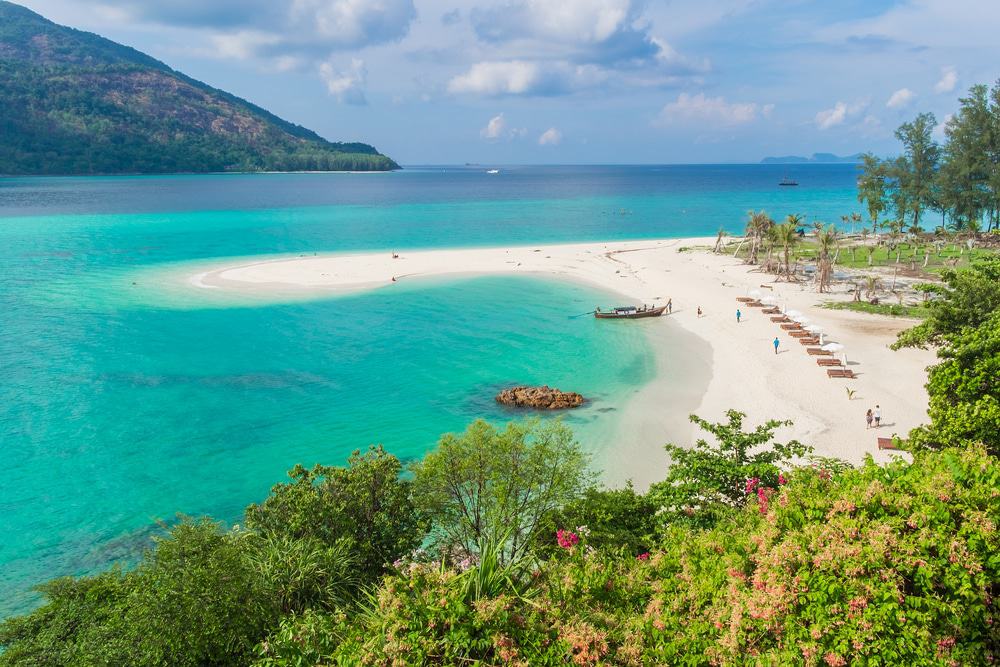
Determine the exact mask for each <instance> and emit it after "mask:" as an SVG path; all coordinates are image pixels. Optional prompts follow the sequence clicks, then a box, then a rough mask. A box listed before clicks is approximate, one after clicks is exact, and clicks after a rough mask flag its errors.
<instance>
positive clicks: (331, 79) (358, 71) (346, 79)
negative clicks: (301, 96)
mask: <svg viewBox="0 0 1000 667" xmlns="http://www.w3.org/2000/svg"><path fill="white" fill-rule="evenodd" d="M319 76H320V78H321V79H323V82H324V83H325V84H326V89H327V90H328V91H329V92H330V94H331V95H333V96H334V97H336V98H337V99H338V100H339V101H340V102H343V103H345V104H367V100H366V99H365V83H367V81H368V70H367V69H366V68H365V61H363V60H360V59H358V58H353V59H351V66H350V67H349V68H347V69H346V70H342V71H338V70H335V69H334V67H333V64H332V63H329V62H325V63H322V64H321V65H320V66H319Z"/></svg>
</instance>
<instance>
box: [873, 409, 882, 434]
mask: <svg viewBox="0 0 1000 667" xmlns="http://www.w3.org/2000/svg"><path fill="white" fill-rule="evenodd" d="M874 417H875V428H878V425H879V423H880V422H881V421H882V408H880V407H879V405H878V403H876V404H875V414H874Z"/></svg>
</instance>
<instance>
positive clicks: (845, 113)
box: [814, 102, 868, 130]
mask: <svg viewBox="0 0 1000 667" xmlns="http://www.w3.org/2000/svg"><path fill="white" fill-rule="evenodd" d="M867 108H868V104H867V103H865V102H857V103H855V104H850V105H849V104H847V103H846V102H837V103H836V104H835V105H833V108H831V109H824V110H823V111H820V112H819V113H817V114H816V117H815V118H814V122H815V123H816V127H818V128H819V129H821V130H829V129H830V128H832V127H836V126H838V125H843V124H844V121H846V120H847V119H848V118H850V117H852V116H856V115H858V114H860V113H861V112H862V111H864V110H865V109H867Z"/></svg>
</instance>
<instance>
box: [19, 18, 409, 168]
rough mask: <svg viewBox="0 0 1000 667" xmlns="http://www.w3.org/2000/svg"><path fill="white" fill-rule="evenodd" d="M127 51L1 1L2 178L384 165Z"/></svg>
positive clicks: (367, 151) (365, 150)
mask: <svg viewBox="0 0 1000 667" xmlns="http://www.w3.org/2000/svg"><path fill="white" fill-rule="evenodd" d="M398 168H399V165H397V164H396V163H395V162H394V161H393V160H392V159H390V158H388V157H386V156H385V155H382V154H381V153H379V152H378V151H377V150H375V148H373V147H372V146H369V145H368V144H363V143H337V142H330V141H327V140H325V139H323V138H322V137H320V136H319V135H318V134H316V133H315V132H313V131H312V130H308V129H306V128H304V127H301V126H299V125H295V124H293V123H290V122H288V121H286V120H283V119H281V118H279V117H277V116H275V115H274V114H272V113H270V112H268V111H266V110H265V109H262V108H260V107H258V106H255V105H253V104H251V103H249V102H247V101H246V100H243V99H240V98H239V97H236V96H235V95H231V94H229V93H227V92H224V91H222V90H218V89H216V88H212V87H211V86H208V85H206V84H204V83H201V82H200V81H196V80H194V79H192V78H190V77H188V76H185V75H184V74H182V73H180V72H177V71H175V70H173V69H171V68H170V67H168V66H167V65H165V64H164V63H162V62H160V61H159V60H156V59H155V58H152V57H151V56H148V55H146V54H144V53H141V52H140V51H137V50H135V49H133V48H130V47H127V46H123V45H121V44H118V43H116V42H112V41H111V40H108V39H105V38H103V37H100V36H99V35H95V34H93V33H88V32H82V31H79V30H74V29H73V28H67V27H64V26H60V25H57V24H55V23H53V22H51V21H49V20H47V19H45V18H44V17H42V16H39V15H38V14H36V13H34V12H32V11H30V10H28V9H26V8H24V7H21V6H20V5H15V4H13V3H10V2H5V1H3V0H0V174H10V175H27V174H47V175H61V174H65V175H76V174H129V173H133V174H140V173H176V172H222V171H388V170H392V169H398Z"/></svg>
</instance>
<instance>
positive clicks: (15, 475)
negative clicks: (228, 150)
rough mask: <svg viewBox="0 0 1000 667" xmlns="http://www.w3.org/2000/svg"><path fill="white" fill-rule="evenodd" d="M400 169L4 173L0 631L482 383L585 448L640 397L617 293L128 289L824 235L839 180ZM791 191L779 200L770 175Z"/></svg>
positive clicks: (639, 372)
mask: <svg viewBox="0 0 1000 667" xmlns="http://www.w3.org/2000/svg"><path fill="white" fill-rule="evenodd" d="M500 170H501V171H500V173H499V174H495V175H491V174H487V173H486V167H424V168H421V167H413V168H408V169H405V170H403V171H400V172H397V173H390V174H246V175H240V174H232V175H206V176H155V177H104V178H0V470H2V471H3V474H2V476H0V480H2V487H0V616H2V615H6V614H9V613H13V612H18V611H25V610H27V609H30V608H31V606H33V605H35V604H37V602H38V597H37V595H35V594H34V593H32V592H31V586H33V585H34V584H37V583H40V582H41V581H44V580H47V579H50V578H53V577H56V576H61V575H67V574H82V573H88V572H94V571H97V570H100V569H102V568H106V567H108V566H109V565H110V564H112V563H114V562H116V561H124V562H126V563H127V562H130V561H132V560H134V558H135V557H136V556H137V554H139V553H141V550H142V549H143V548H144V547H145V546H147V545H148V544H149V537H150V535H152V534H154V533H155V531H157V530H159V528H158V527H157V521H160V520H165V521H168V522H169V521H171V520H173V519H174V517H175V516H176V513H178V512H183V513H187V514H192V515H201V514H210V515H212V516H215V517H217V518H219V519H222V520H226V521H237V520H239V518H240V512H241V510H242V508H243V507H244V506H245V505H247V504H248V503H250V502H255V501H259V500H260V499H262V498H263V497H264V496H265V495H266V494H267V491H268V489H269V488H270V487H271V485H272V484H274V483H275V482H278V481H280V480H281V479H282V477H283V475H284V471H286V470H287V469H289V468H291V467H292V466H293V465H295V464H296V463H303V464H306V465H310V464H313V463H316V462H323V463H327V464H337V463H341V462H343V460H344V459H345V458H346V456H347V455H348V454H349V453H350V452H351V451H352V450H353V449H356V448H359V447H365V446H367V445H368V444H371V443H382V444H384V445H385V446H386V448H387V449H389V450H390V451H392V452H394V453H396V454H397V455H399V456H400V457H401V458H403V459H406V460H410V459H413V458H416V457H419V456H420V455H421V454H422V453H424V452H426V451H427V450H428V449H429V448H431V447H433V446H434V444H435V442H436V440H437V437H438V436H439V435H440V434H441V433H443V432H447V431H454V430H458V429H462V428H463V427H464V426H465V425H466V424H467V423H469V422H470V421H471V420H473V419H475V418H477V417H483V418H487V419H491V420H496V421H502V420H506V419H511V418H516V417H517V416H518V415H516V414H512V413H509V412H505V411H504V410H502V409H499V408H498V407H497V406H496V405H495V403H494V402H493V400H492V397H493V395H494V393H495V392H496V390H497V389H498V388H500V387H503V386H507V385H510V384H512V383H548V384H552V385H555V386H562V387H563V388H566V389H572V390H575V391H580V392H582V393H584V394H585V395H588V396H590V397H592V398H593V399H594V401H593V403H592V404H590V405H589V407H587V408H586V409H583V410H581V411H578V412H575V413H573V414H572V415H571V416H570V417H569V418H568V423H569V424H570V425H571V426H572V427H573V428H574V429H575V431H576V432H577V434H578V436H579V438H580V440H581V443H582V444H584V446H586V447H588V448H589V449H591V450H593V451H595V452H598V451H599V450H601V449H602V448H608V447H612V446H613V443H612V442H608V439H609V437H611V434H613V433H614V432H615V428H616V426H617V422H616V418H617V414H616V413H617V412H618V409H619V408H620V406H621V403H622V402H623V401H624V400H625V399H626V398H627V397H628V396H629V395H630V394H631V393H634V392H635V390H636V388H637V387H639V386H641V385H642V384H643V383H645V382H647V381H648V380H649V379H651V377H652V375H651V373H652V371H651V369H652V368H653V367H654V366H655V363H654V361H655V360H654V358H653V351H652V347H651V345H650V343H649V340H648V338H647V336H646V335H645V333H644V330H643V327H642V326H637V327H628V326H599V325H598V323H597V322H596V321H595V320H593V318H587V317H584V318H573V317H572V316H573V315H576V314H579V313H582V312H586V311H589V310H591V309H592V308H593V306H594V305H595V304H601V303H604V304H607V303H609V302H611V301H613V300H614V298H615V297H613V296H611V295H608V294H602V293H599V292H596V291H595V290H594V289H592V288H586V287H580V286H576V285H570V284H566V283H561V282H554V281H544V280H538V279H533V278H525V277H509V278H476V279H464V280H453V281H440V280H436V281H427V282H425V283H420V282H416V283H412V284H407V285H406V286H405V287H402V286H401V288H400V289H392V290H378V291H374V292H370V293H366V294H354V295H350V296H343V297H338V298H329V299H324V300H317V301H309V302H302V303H293V304H289V303H274V304H267V303H261V304H254V305H252V306H249V305H247V304H232V305H230V306H226V305H225V304H223V305H220V304H218V303H212V304H207V303H206V304H203V305H199V304H197V303H196V302H194V301H193V302H192V303H190V304H185V305H183V306H178V305H177V304H176V303H174V304H170V305H169V307H168V305H167V304H162V305H161V304H157V303H156V300H155V299H151V298H150V293H149V292H148V291H143V292H141V295H140V293H139V292H135V293H133V292H132V291H130V290H129V289H128V288H127V287H126V286H127V285H130V284H131V281H130V280H129V277H130V276H132V275H133V274H134V275H148V272H149V270H150V269H156V268H157V267H160V266H164V267H168V266H173V265H175V264H177V263H180V262H190V261H202V260H206V259H211V258H225V257H246V256H251V255H275V254H283V253H288V254H299V253H305V252H309V253H312V252H343V251H352V250H385V251H388V250H390V249H397V250H400V249H415V248H431V247H462V246H490V245H510V244H517V243H543V242H564V241H595V240H618V239H628V238H660V237H677V236H692V235H712V234H714V233H715V232H716V231H717V230H718V229H719V228H720V227H722V228H725V229H727V230H729V231H731V232H738V231H739V230H740V229H742V227H743V224H744V220H745V217H746V211H748V210H749V209H765V210H767V211H768V212H769V213H770V214H771V215H772V216H773V217H775V218H779V219H780V218H784V216H785V215H787V214H789V213H801V214H804V215H805V216H806V217H807V220H809V221H812V220H823V221H825V222H833V223H836V222H839V220H840V216H841V215H844V214H847V213H851V212H852V211H858V210H860V207H859V205H858V203H857V201H856V192H855V178H856V170H855V167H854V166H853V165H804V166H799V165H796V166H788V167H786V166H769V165H704V166H641V167H639V166H637V167H627V166H593V167H501V168H500ZM786 175H787V176H790V177H792V178H795V179H797V180H798V181H799V183H800V185H799V186H798V187H791V188H788V187H779V186H778V185H777V184H778V181H780V180H781V179H782V178H783V177H784V176H786Z"/></svg>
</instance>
